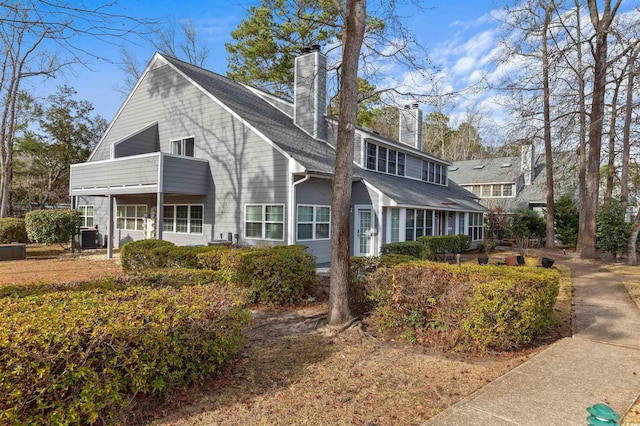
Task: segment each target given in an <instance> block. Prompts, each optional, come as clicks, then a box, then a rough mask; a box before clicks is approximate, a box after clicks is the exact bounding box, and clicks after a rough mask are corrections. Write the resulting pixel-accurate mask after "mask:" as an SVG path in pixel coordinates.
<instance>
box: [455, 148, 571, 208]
mask: <svg viewBox="0 0 640 426" xmlns="http://www.w3.org/2000/svg"><path fill="white" fill-rule="evenodd" d="M535 151H536V150H535V146H534V145H531V144H525V145H523V146H522V151H521V156H520V157H495V158H486V159H480V160H466V161H454V162H453V163H452V165H451V166H450V167H449V178H450V179H451V180H454V181H455V182H457V183H458V184H459V185H460V186H462V187H463V188H466V189H468V190H469V191H471V192H473V193H474V194H475V195H476V196H478V197H479V198H480V203H482V204H483V205H484V206H485V207H487V208H493V207H501V208H503V209H505V210H506V211H507V212H513V211H515V210H518V209H528V210H534V211H538V212H542V211H543V210H544V209H545V208H546V206H547V170H546V162H545V158H546V157H545V156H544V155H536V152H535ZM575 170H576V169H575V156H573V158H572V156H571V155H569V154H568V153H558V154H556V155H554V187H555V191H554V195H555V198H556V199H557V198H559V197H560V196H561V195H563V194H571V195H573V194H574V192H575V190H576V187H577V186H576V172H575Z"/></svg>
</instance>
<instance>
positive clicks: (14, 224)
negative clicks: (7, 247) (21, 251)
mask: <svg viewBox="0 0 640 426" xmlns="http://www.w3.org/2000/svg"><path fill="white" fill-rule="evenodd" d="M28 242H29V237H28V236H27V227H26V225H25V223H24V219H18V218H13V217H5V218H2V219H0V244H11V243H28Z"/></svg>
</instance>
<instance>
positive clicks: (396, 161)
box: [365, 142, 405, 176]
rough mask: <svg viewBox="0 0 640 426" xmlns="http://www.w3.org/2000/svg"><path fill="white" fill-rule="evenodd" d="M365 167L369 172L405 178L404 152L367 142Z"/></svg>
mask: <svg viewBox="0 0 640 426" xmlns="http://www.w3.org/2000/svg"><path fill="white" fill-rule="evenodd" d="M366 153H367V155H366V157H367V158H366V161H365V166H366V168H367V169H369V170H373V171H377V172H382V173H387V174H390V175H397V176H404V168H405V167H404V166H405V155H404V153H402V152H398V151H395V150H393V149H389V148H386V147H384V146H378V145H376V144H374V143H371V142H367V148H366Z"/></svg>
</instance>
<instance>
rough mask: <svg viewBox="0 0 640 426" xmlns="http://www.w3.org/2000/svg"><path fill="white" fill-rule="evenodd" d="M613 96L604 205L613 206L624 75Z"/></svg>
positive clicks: (617, 81)
mask: <svg viewBox="0 0 640 426" xmlns="http://www.w3.org/2000/svg"><path fill="white" fill-rule="evenodd" d="M614 84H615V86H614V88H613V96H612V97H611V117H610V120H609V158H608V161H607V179H606V183H605V187H604V200H603V201H604V205H605V206H609V205H611V200H612V199H613V186H614V178H615V174H616V162H615V160H616V121H617V120H618V94H619V93H620V85H621V84H622V75H621V76H620V78H617V79H615V82H614Z"/></svg>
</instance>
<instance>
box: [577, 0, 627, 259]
mask: <svg viewBox="0 0 640 426" xmlns="http://www.w3.org/2000/svg"><path fill="white" fill-rule="evenodd" d="M620 2H621V0H617V2H616V5H615V6H614V9H613V11H612V10H611V0H605V2H604V3H605V4H604V10H603V13H602V17H600V15H599V12H598V5H597V1H596V0H589V1H588V6H589V13H590V16H591V23H592V24H593V27H594V29H595V44H596V45H595V49H594V51H593V56H594V63H593V74H594V81H593V96H592V102H591V113H590V114H589V118H590V123H589V154H588V157H587V158H588V160H587V192H586V193H585V194H584V198H583V199H582V201H583V202H584V203H585V208H584V209H583V210H584V211H583V212H581V213H582V214H583V216H584V218H582V217H581V219H583V220H584V227H583V229H581V231H582V232H583V235H582V245H581V247H580V249H581V251H580V257H582V258H584V259H593V258H595V256H596V212H597V210H598V195H599V191H600V154H601V148H602V125H603V120H604V95H605V91H606V86H607V79H606V77H607V36H608V34H609V27H610V26H611V21H612V20H613V16H615V13H616V10H617V8H618V6H619V5H620Z"/></svg>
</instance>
